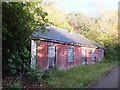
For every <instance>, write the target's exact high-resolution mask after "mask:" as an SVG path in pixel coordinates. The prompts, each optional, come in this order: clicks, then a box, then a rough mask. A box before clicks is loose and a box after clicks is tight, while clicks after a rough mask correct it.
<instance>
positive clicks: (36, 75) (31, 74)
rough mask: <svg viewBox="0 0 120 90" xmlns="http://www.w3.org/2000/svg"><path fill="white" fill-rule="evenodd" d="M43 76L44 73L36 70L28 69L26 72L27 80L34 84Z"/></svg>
mask: <svg viewBox="0 0 120 90" xmlns="http://www.w3.org/2000/svg"><path fill="white" fill-rule="evenodd" d="M43 75H44V72H42V71H39V70H36V69H34V68H30V70H29V71H28V72H27V76H28V78H29V80H31V81H33V82H36V81H38V80H39V79H42V77H43Z"/></svg>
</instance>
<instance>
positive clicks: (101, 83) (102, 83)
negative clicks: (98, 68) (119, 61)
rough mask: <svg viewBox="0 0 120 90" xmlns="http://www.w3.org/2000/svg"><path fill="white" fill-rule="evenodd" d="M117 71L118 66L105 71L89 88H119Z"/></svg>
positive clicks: (119, 68) (118, 70) (119, 69)
mask: <svg viewBox="0 0 120 90" xmlns="http://www.w3.org/2000/svg"><path fill="white" fill-rule="evenodd" d="M118 72H119V74H120V66H119V67H115V68H113V69H112V70H110V71H107V72H106V73H105V74H104V75H103V76H102V77H100V78H99V79H98V80H96V81H95V82H94V83H93V84H92V85H91V88H118V87H119V88H120V77H119V74H118ZM118 77H119V78H118ZM118 82H119V83H118Z"/></svg>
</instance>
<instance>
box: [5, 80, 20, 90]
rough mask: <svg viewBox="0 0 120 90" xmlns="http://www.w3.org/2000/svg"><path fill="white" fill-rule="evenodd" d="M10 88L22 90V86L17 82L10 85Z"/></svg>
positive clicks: (11, 89)
mask: <svg viewBox="0 0 120 90" xmlns="http://www.w3.org/2000/svg"><path fill="white" fill-rule="evenodd" d="M7 86H8V88H9V89H10V90H14V89H15V90H21V85H20V83H19V82H17V83H9V84H8V85H7Z"/></svg>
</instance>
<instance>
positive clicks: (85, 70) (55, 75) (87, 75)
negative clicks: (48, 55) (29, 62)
mask: <svg viewBox="0 0 120 90" xmlns="http://www.w3.org/2000/svg"><path fill="white" fill-rule="evenodd" d="M117 64H118V62H117V61H115V62H101V63H98V64H91V65H81V66H79V67H74V68H71V69H69V70H64V71H59V70H54V69H52V70H49V73H48V77H47V79H46V82H47V84H48V85H49V86H50V87H55V88H85V87H86V86H87V85H88V84H89V83H91V82H92V81H93V80H95V79H96V78H97V77H99V76H100V75H102V74H103V73H104V72H105V71H107V70H110V69H112V68H113V67H115V66H117Z"/></svg>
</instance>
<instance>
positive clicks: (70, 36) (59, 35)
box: [32, 26, 103, 48]
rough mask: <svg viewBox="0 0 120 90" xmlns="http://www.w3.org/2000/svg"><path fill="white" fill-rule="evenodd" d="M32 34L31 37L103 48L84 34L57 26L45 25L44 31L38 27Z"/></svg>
mask: <svg viewBox="0 0 120 90" xmlns="http://www.w3.org/2000/svg"><path fill="white" fill-rule="evenodd" d="M37 29H38V30H36V31H35V32H34V33H33V34H32V38H45V39H51V40H55V41H61V42H66V43H73V44H81V45H83V46H86V45H87V46H90V47H100V48H103V47H102V46H101V45H99V44H97V43H95V42H93V41H91V40H89V39H87V38H85V37H84V36H82V35H80V34H76V33H73V32H72V33H71V32H69V31H68V30H65V29H62V28H58V27H55V26H48V27H46V32H44V33H43V32H42V30H41V29H40V28H37Z"/></svg>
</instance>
